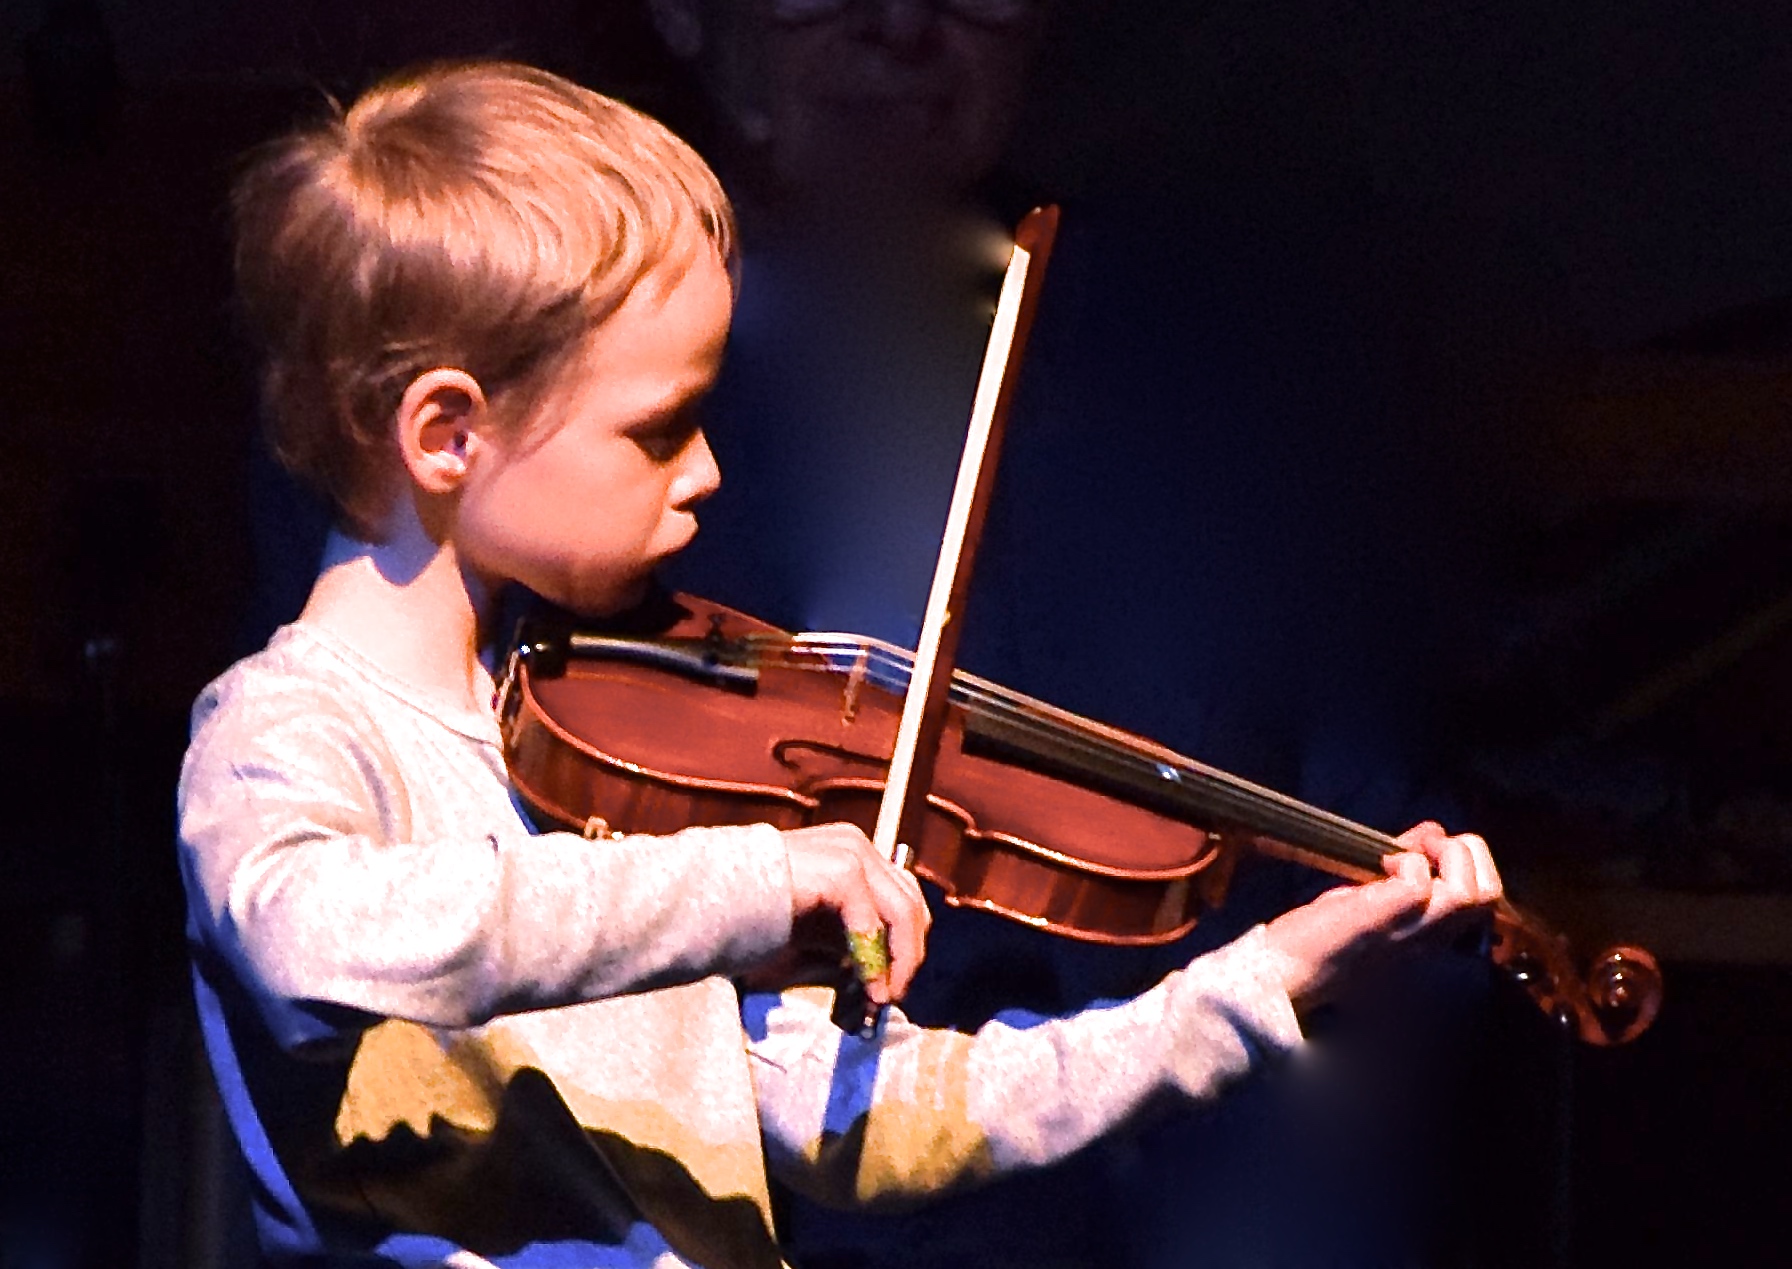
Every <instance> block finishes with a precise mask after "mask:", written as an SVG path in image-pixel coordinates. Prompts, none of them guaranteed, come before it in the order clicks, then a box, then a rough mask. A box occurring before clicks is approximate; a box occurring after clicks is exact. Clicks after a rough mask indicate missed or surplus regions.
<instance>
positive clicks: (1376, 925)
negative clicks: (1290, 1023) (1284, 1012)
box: [1268, 822, 1504, 1007]
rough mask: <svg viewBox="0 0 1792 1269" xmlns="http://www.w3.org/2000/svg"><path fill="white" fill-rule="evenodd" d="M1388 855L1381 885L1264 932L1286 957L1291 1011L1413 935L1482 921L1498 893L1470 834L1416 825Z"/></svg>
mask: <svg viewBox="0 0 1792 1269" xmlns="http://www.w3.org/2000/svg"><path fill="white" fill-rule="evenodd" d="M1396 841H1397V842H1398V844H1399V845H1400V846H1401V847H1402V848H1403V849H1402V850H1401V851H1400V852H1399V853H1398V854H1393V855H1389V856H1387V857H1386V858H1385V859H1384V860H1383V861H1382V863H1383V866H1384V867H1385V868H1386V869H1387V871H1388V876H1387V878H1386V879H1384V880H1381V881H1370V882H1365V883H1364V884H1362V885H1357V886H1339V887H1337V888H1336V889H1332V890H1328V891H1326V892H1325V893H1324V894H1322V895H1320V896H1319V897H1318V898H1316V899H1314V900H1313V901H1312V902H1310V903H1307V904H1304V905H1302V906H1301V907H1298V908H1295V909H1293V910H1292V911H1290V912H1286V913H1283V914H1282V915H1281V916H1279V917H1277V918H1276V919H1275V920H1274V921H1271V922H1270V923H1269V925H1268V932H1269V937H1270V941H1271V944H1272V945H1273V946H1274V947H1275V949H1276V950H1277V951H1278V952H1280V953H1282V955H1283V956H1284V957H1285V958H1286V965H1287V970H1286V979H1287V981H1286V982H1285V984H1284V985H1285V986H1286V988H1287V990H1288V995H1289V997H1290V998H1291V999H1292V1000H1293V1001H1294V1002H1295V1005H1296V1006H1297V1007H1304V1006H1307V1005H1311V1004H1314V1003H1317V1002H1318V1001H1319V1000H1322V999H1323V998H1324V997H1325V996H1326V995H1327V994H1329V993H1330V991H1331V990H1332V989H1333V988H1334V987H1335V986H1336V985H1337V982H1338V980H1339V978H1340V977H1342V976H1343V975H1344V974H1345V973H1346V972H1348V970H1349V969H1350V968H1351V967H1352V966H1354V965H1356V964H1357V963H1359V962H1361V961H1364V960H1366V959H1369V958H1371V957H1372V956H1373V955H1374V954H1375V953H1377V952H1380V951H1385V950H1387V949H1389V948H1391V947H1393V946H1395V945H1396V944H1399V943H1401V942H1404V941H1406V940H1408V939H1411V938H1412V937H1414V936H1415V935H1418V934H1422V933H1426V932H1429V931H1433V930H1437V929H1440V928H1444V929H1448V928H1452V927H1454V926H1458V925H1460V924H1462V923H1463V922H1464V921H1465V920H1467V919H1472V918H1473V917H1474V916H1476V915H1477V914H1484V913H1486V912H1487V911H1489V910H1490V909H1491V908H1492V907H1493V905H1494V904H1496V903H1498V902H1499V900H1500V898H1501V896H1502V895H1503V894H1504V888H1503V886H1502V883H1501V881H1500V874H1499V870H1498V869H1497V868H1495V867H1494V863H1493V856H1492V855H1491V854H1489V853H1488V850H1487V843H1486V842H1485V841H1483V840H1482V839H1481V838H1479V837H1477V836H1476V835H1474V834H1473V833H1463V834H1460V835H1457V836H1451V835H1450V834H1448V833H1446V832H1444V830H1443V829H1442V828H1441V827H1440V826H1438V825H1437V824H1435V823H1430V822H1427V823H1424V824H1419V825H1417V826H1415V827H1413V828H1410V829H1408V830H1407V831H1406V832H1404V833H1402V834H1401V835H1400V836H1399V837H1398V838H1397V839H1396Z"/></svg>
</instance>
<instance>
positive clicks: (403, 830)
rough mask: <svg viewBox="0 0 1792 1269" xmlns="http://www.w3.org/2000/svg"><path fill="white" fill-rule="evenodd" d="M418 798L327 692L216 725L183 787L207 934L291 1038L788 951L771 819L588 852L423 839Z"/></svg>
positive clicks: (785, 867)
mask: <svg viewBox="0 0 1792 1269" xmlns="http://www.w3.org/2000/svg"><path fill="white" fill-rule="evenodd" d="M308 706H309V707H308ZM483 774H484V776H485V778H486V779H487V780H488V781H489V780H491V779H493V778H494V777H493V775H492V773H490V772H489V771H488V772H484V773H483ZM407 796H408V795H407V792H406V790H405V789H404V788H403V786H402V782H400V781H399V780H398V779H397V777H396V775H395V773H394V771H393V766H392V763H391V761H390V755H388V754H385V753H383V752H382V750H381V742H380V740H379V736H378V733H377V729H374V728H371V727H370V726H368V725H367V724H366V723H365V722H364V721H362V720H357V719H356V718H354V717H353V716H350V715H347V714H345V713H343V712H342V711H340V710H335V711H333V710H331V709H329V708H327V701H325V702H319V701H313V702H309V703H307V702H304V701H303V700H294V701H286V702H283V703H282V704H281V706H280V707H279V708H278V709H275V710H273V711H271V712H270V711H269V710H268V709H266V708H261V709H257V710H253V711H246V712H244V713H243V714H242V715H241V716H234V717H233V716H229V715H226V716H222V717H220V716H219V715H217V714H214V715H213V716H212V717H211V718H210V719H208V720H206V721H205V722H203V723H202V725H201V726H200V728H199V729H198V731H197V732H196V735H195V738H194V743H193V745H192V747H191V748H190V749H189V751H188V755H187V760H186V763H185V765H184V767H183V771H182V777H181V789H180V796H179V816H180V834H181V853H182V868H183V874H184V879H185V883H186V886H187V890H188V905H189V910H190V913H191V924H192V930H193V937H194V939H195V941H196V944H197V945H198V948H199V950H200V953H201V955H202V957H206V956H209V957H212V958H214V959H215V958H218V957H221V958H223V960H224V961H225V962H226V963H227V964H228V967H229V969H230V972H231V973H232V974H233V975H234V976H235V977H237V978H238V979H240V980H241V981H242V982H243V983H244V984H245V985H246V986H248V987H249V988H250V990H251V991H252V993H253V994H254V995H255V997H256V1000H257V1003H258V1006H259V1008H260V1009H261V1012H262V1013H263V1016H264V1018H265V1019H266V1020H267V1022H268V1023H269V1025H270V1028H271V1029H272V1031H273V1033H274V1035H275V1038H276V1039H277V1040H278V1041H279V1042H280V1043H281V1044H282V1045H283V1046H286V1047H289V1048H291V1047H295V1046H298V1045H301V1044H305V1043H308V1042H314V1041H318V1040H323V1039H327V1038H329V1037H330V1036H332V1035H334V1034H337V1033H340V1032H342V1031H345V1030H354V1029H358V1028H359V1027H360V1026H364V1025H366V1023H367V1022H368V1021H369V1018H368V1017H367V1015H372V1016H375V1017H393V1018H402V1019H406V1020H409V1021H413V1022H419V1023H423V1024H426V1025H430V1026H439V1027H467V1026H474V1025H478V1024H480V1023H483V1022H485V1021H488V1020H490V1019H491V1018H493V1017H495V1016H497V1015H499V1014H505V1013H516V1012H522V1011H525V1010H531V1009H539V1008H546V1007H550V1006H555V1005H562V1004H570V1003H574V1002H579V1001H586V1000H592V999H597V998H600V997H604V996H611V995H617V994H621V993H626V992H633V991H641V990H646V989H650V988H653V987H658V986H664V985H668V984H671V983H677V982H688V981H693V980H695V979H698V978H702V977H705V976H708V975H710V974H715V973H723V974H729V973H734V972H737V971H739V970H740V969H742V968H744V967H745V966H747V965H750V964H752V963H753V962H755V961H758V960H760V959H762V958H763V957H764V956H766V955H767V954H769V953H770V952H771V951H773V950H775V949H776V948H778V947H780V946H782V945H783V944H784V943H785V942H786V941H787V940H788V937H789V928H790V907H791V893H790V867H789V859H788V856H787V853H786V851H785V848H784V845H783V840H782V838H781V836H780V835H779V834H778V833H777V831H776V830H775V829H772V828H771V827H769V826H766V825H756V826H748V827H731V828H711V829H691V830H687V831H685V832H682V833H677V834H673V835H671V836H668V837H630V838H623V839H620V840H615V841H602V842H588V841H585V840H583V839H582V838H579V837H577V836H574V835H572V834H567V833H546V834H539V835H537V834H533V833H531V832H529V831H528V830H527V828H526V827H525V826H524V825H523V823H522V821H521V820H520V818H518V817H515V816H510V817H507V818H508V820H509V822H508V823H505V824H502V825H498V826H491V825H469V826H468V828H467V829H466V831H465V832H464V833H458V834H457V833H453V832H450V833H448V834H445V835H440V836H436V837H432V838H431V839H429V840H416V839H414V837H413V836H412V834H411V832H410V822H411V819H412V816H411V813H410V809H409V808H408V806H407V803H406V798H407Z"/></svg>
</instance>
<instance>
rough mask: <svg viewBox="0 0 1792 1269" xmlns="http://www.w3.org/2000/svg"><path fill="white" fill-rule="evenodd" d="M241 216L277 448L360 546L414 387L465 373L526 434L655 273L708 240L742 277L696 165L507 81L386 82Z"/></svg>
mask: <svg viewBox="0 0 1792 1269" xmlns="http://www.w3.org/2000/svg"><path fill="white" fill-rule="evenodd" d="M234 203H235V214H236V272H237V286H238V290H239V293H240V295H241V297H242V299H243V302H244V304H245V305H246V307H247V309H248V313H249V316H250V318H251V320H252V321H253V323H254V324H255V326H256V327H257V328H258V330H259V332H260V334H261V336H262V337H263V339H264V340H265V341H266V355H267V368H266V373H265V377H264V380H263V390H264V395H265V399H266V402H267V405H268V408H269V418H270V426H271V428H272V434H273V440H274V447H275V451H276V452H277V453H278V454H279V456H280V458H281V460H282V461H283V462H284V463H285V464H286V465H287V467H288V468H290V469H291V470H292V471H293V472H295V473H296V474H297V475H299V476H300V477H302V478H304V479H305V480H307V481H309V482H311V483H312V484H314V485H316V486H317V487H318V488H319V489H321V490H322V491H323V492H324V493H325V494H327V495H328V496H329V497H330V498H331V500H332V501H333V502H334V503H335V505H336V508H337V510H338V513H339V515H340V516H341V518H342V520H343V522H344V525H345V527H346V528H348V529H349V530H350V531H352V532H354V533H356V534H358V535H360V536H362V537H367V538H371V537H373V536H375V535H376V533H377V531H378V525H379V523H380V521H381V520H382V518H383V517H384V514H385V511H386V508H387V506H388V504H389V501H390V497H391V491H392V488H393V484H394V481H395V478H396V473H397V463H396V453H397V451H396V447H395V439H394V433H393V430H392V420H393V416H394V413H395V411H396V410H397V407H398V404H399V401H400V400H401V398H402V397H403V395H404V391H405V389H406V387H408V386H409V384H410V383H411V382H412V381H413V380H414V379H415V378H416V377H417V376H418V375H420V374H422V373H423V372H425V371H427V370H430V369H433V368H435V367H439V366H454V367H458V368H460V369H462V370H465V371H466V372H467V373H469V374H471V375H472V376H473V377H474V378H475V379H477V380H478V381H479V383H480V386H481V387H482V388H483V389H484V390H485V392H486V394H487V396H488V398H490V399H491V400H492V401H493V403H494V407H496V406H498V405H500V404H502V405H504V406H506V407H507V408H504V409H500V410H497V411H496V412H497V413H498V415H499V417H500V418H501V419H503V420H505V421H508V422H514V421H515V420H517V419H520V418H522V417H524V416H525V415H526V414H527V412H528V411H527V407H528V405H529V404H530V403H531V397H532V393H533V392H534V391H536V390H538V389H539V388H540V387H541V386H542V385H543V383H544V382H545V381H546V379H547V378H548V377H549V376H550V375H551V374H552V372H553V369H554V368H555V366H556V364H557V362H558V361H559V359H560V357H561V355H562V354H564V353H566V352H568V351H569V350H570V349H571V348H572V347H573V346H574V345H576V344H577V343H578V342H579V340H580V339H581V338H582V337H583V336H584V335H585V334H586V333H588V332H589V331H590V330H592V329H593V328H594V327H595V326H596V325H597V324H598V323H600V322H602V321H603V320H604V318H605V317H607V316H608V315H609V314H610V313H612V312H613V311H614V310H615V309H616V308H617V307H618V306H619V305H620V304H621V303H622V301H623V300H624V299H625V298H626V297H627V296H628V294H629V292H630V290H631V289H632V288H633V287H634V286H635V285H636V284H637V283H638V282H640V281H641V280H642V279H643V278H644V277H645V276H646V275H647V274H649V273H650V272H652V271H653V270H655V269H656V268H657V267H659V266H660V265H662V264H666V265H670V266H673V267H682V265H683V263H684V257H685V256H687V255H689V253H691V252H692V251H694V250H697V249H701V248H702V247H703V246H704V244H705V243H706V242H707V244H708V246H709V247H710V248H712V249H713V250H715V251H716V252H717V253H718V254H719V256H720V257H721V258H722V259H723V261H724V262H727V263H729V264H730V265H732V263H733V252H734V221H733V213H732V211H731V209H730V207H729V205H728V200H727V197H726V196H725V195H724V194H723V193H722V189H721V186H720V184H719V183H718V182H717V181H716V178H715V176H714V174H712V173H711V172H710V170H709V168H708V167H707V166H706V165H705V164H704V162H703V160H702V159H700V158H699V157H697V155H696V153H695V152H694V151H692V150H691V149H690V147H689V146H687V145H685V143H684V142H682V141H680V140H679V139H678V138H677V137H675V136H673V135H672V133H670V132H668V131H667V130H666V129H665V128H664V127H662V126H661V125H659V124H658V123H655V122H654V121H653V120H651V119H648V118H646V117H645V116H643V115H640V114H637V113H636V112H635V111H633V110H631V109H629V108H628V107H627V106H624V105H622V104H621V103H619V102H616V101H612V100H610V99H609V98H607V97H604V96H601V95H600V94H598V93H594V92H591V91H589V90H587V89H584V88H580V87H578V86H577V85H575V84H572V83H569V82H567V81H566V80H564V79H561V78H559V77H557V76H554V75H550V74H548V73H547V72H545V71H540V70H535V69H533V68H530V67H527V66H519V65H515V64H511V63H504V62H485V63H464V64H456V65H445V66H436V67H430V68H426V69H423V70H419V71H415V72H411V73H409V74H405V75H400V76H398V77H396V78H393V79H390V80H388V81H386V82H385V83H383V84H381V85H379V86H378V87H376V88H373V89H371V90H369V91H368V92H367V93H366V94H364V95H363V96H362V97H361V98H360V100H358V101H356V102H355V104H354V105H353V106H352V107H351V108H350V109H349V110H348V111H347V112H346V113H344V112H342V111H341V110H340V109H338V110H337V111H336V112H335V114H334V115H333V117H331V118H330V119H328V120H326V121H325V122H323V123H322V124H320V125H318V126H316V127H313V128H309V129H306V130H303V131H301V132H298V133H296V134H295V135H293V136H290V137H287V138H285V139H284V140H281V141H279V142H277V143H275V144H274V145H272V146H270V147H269V148H268V149H267V150H265V151H264V152H263V153H262V154H261V155H260V156H259V157H258V158H257V160H256V161H255V162H254V163H253V164H252V166H251V167H250V168H249V170H248V171H247V172H246V173H245V174H244V175H243V177H242V178H241V180H239V181H238V183H237V187H236V192H235V200H234Z"/></svg>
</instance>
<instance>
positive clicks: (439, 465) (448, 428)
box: [394, 367, 491, 494]
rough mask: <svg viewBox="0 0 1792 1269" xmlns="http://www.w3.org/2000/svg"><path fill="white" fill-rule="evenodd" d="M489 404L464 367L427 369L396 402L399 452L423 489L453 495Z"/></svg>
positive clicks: (478, 440) (480, 434) (477, 442)
mask: <svg viewBox="0 0 1792 1269" xmlns="http://www.w3.org/2000/svg"><path fill="white" fill-rule="evenodd" d="M490 412H491V407H490V405H489V403H488V402H487V401H486V399H485V390H484V389H483V388H481V387H480V386H479V381H478V380H477V379H475V378H474V377H473V376H472V375H470V374H468V373H467V372H466V371H464V370H457V369H454V368H452V367H441V368H438V369H435V370H426V371H424V372H423V373H422V374H420V375H418V376H417V377H416V378H415V379H413V380H412V381H411V386H410V387H408V388H406V389H405V391H404V397H403V398H402V399H401V400H400V401H399V403H398V413H397V415H396V417H395V420H394V422H395V425H396V427H397V430H398V451H399V454H400V455H401V456H402V458H403V460H404V466H405V470H406V472H408V473H409V475H410V478H411V483H412V484H414V485H415V486H416V487H417V488H418V489H420V490H421V491H423V492H424V493H436V494H441V493H453V492H454V491H455V490H457V489H459V488H460V485H461V482H462V481H463V480H465V479H466V475H467V469H468V463H469V460H470V457H471V455H472V453H473V452H474V451H475V450H476V449H477V448H478V447H479V446H480V445H481V444H482V443H483V432H484V428H485V425H486V423H487V421H488V419H489V416H490Z"/></svg>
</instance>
